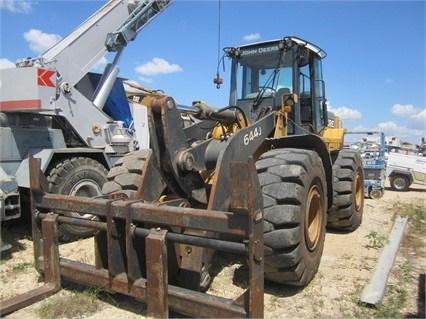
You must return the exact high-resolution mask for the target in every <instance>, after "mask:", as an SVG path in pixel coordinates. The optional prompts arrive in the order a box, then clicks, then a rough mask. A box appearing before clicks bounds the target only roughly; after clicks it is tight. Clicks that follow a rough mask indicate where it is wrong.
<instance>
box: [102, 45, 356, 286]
mask: <svg viewBox="0 0 426 319" xmlns="http://www.w3.org/2000/svg"><path fill="white" fill-rule="evenodd" d="M224 53H225V57H227V58H229V59H230V60H231V82H230V83H231V85H230V100H229V106H227V107H225V108H222V109H217V108H213V107H210V106H208V105H207V104H206V103H204V102H203V101H195V102H193V105H192V110H187V111H186V112H187V114H189V117H190V118H192V119H193V125H190V126H185V125H184V124H183V122H182V119H181V114H180V112H179V111H180V110H179V108H178V106H177V104H176V102H175V101H174V100H173V98H171V97H169V96H165V95H164V96H162V95H158V96H157V95H156V94H152V92H143V91H141V93H139V94H137V93H134V94H129V96H128V97H129V99H131V100H132V101H138V102H140V103H141V104H143V105H146V106H147V107H148V114H149V125H150V136H151V140H150V143H151V150H139V151H137V152H134V153H130V154H127V155H126V156H125V157H123V158H122V159H120V160H119V161H118V162H117V165H116V166H115V167H114V168H113V169H112V170H111V171H110V173H109V174H108V176H107V179H108V182H107V183H106V184H105V185H104V187H103V193H104V194H119V195H120V196H124V197H125V198H126V199H129V200H133V199H141V200H143V201H146V202H155V201H167V200H169V199H171V198H176V197H178V198H184V199H185V200H187V201H188V205H189V206H190V207H202V208H203V209H206V214H208V211H209V210H219V211H225V212H226V211H229V210H230V200H229V198H230V195H229V194H230V192H232V189H230V185H231V178H232V174H231V173H232V172H231V171H230V166H229V163H230V162H232V161H247V159H248V158H249V157H251V156H252V157H253V158H254V159H255V162H256V169H257V174H258V177H259V181H260V185H261V192H262V196H263V209H264V241H265V251H264V253H265V259H264V262H265V278H266V279H268V280H271V281H275V282H278V283H283V284H289V285H296V286H304V285H307V284H308V283H309V282H310V281H311V280H312V279H313V277H314V275H315V273H316V272H317V269H318V266H319V263H320V259H321V255H322V251H323V246H324V238H325V233H326V227H327V226H328V228H333V229H341V230H344V231H352V230H355V229H356V228H357V227H358V226H359V225H360V223H361V218H362V211H363V197H364V195H363V190H364V180H363V169H362V160H361V157H360V154H358V153H357V152H356V151H351V150H346V149H342V147H343V134H344V129H343V128H341V127H338V125H335V127H329V126H328V118H327V108H326V98H325V85H324V81H323V78H322V70H321V59H322V58H324V57H325V55H326V54H325V52H324V51H323V50H322V49H320V48H319V47H317V46H315V45H314V44H312V43H310V42H308V41H305V40H302V39H300V38H297V37H284V38H282V39H279V40H273V41H266V42H261V43H255V44H250V45H244V46H240V47H227V48H225V49H224ZM215 83H217V82H215ZM181 112H182V111H181ZM337 122H338V121H334V123H337ZM144 167H147V168H148V169H149V171H148V172H145V171H144V170H143V169H144ZM152 176H155V177H156V178H153V177H152ZM177 256H178V261H179V263H180V264H179V271H178V273H182V272H183V273H187V271H186V270H185V267H186V265H189V266H188V268H190V269H191V270H193V269H196V270H197V272H200V275H199V277H198V279H197V280H196V281H195V286H194V287H192V288H194V289H195V288H198V285H199V286H200V289H205V288H207V285H208V283H209V275H208V265H210V260H209V258H211V252H209V251H203V252H202V253H201V252H200V254H198V255H196V254H189V255H188V254H185V252H183V253H182V252H179V251H178V252H177ZM195 256H198V259H199V260H196V258H195ZM187 259H188V260H187ZM184 265H185V266H184ZM178 277H179V275H178ZM178 280H179V279H178Z"/></svg>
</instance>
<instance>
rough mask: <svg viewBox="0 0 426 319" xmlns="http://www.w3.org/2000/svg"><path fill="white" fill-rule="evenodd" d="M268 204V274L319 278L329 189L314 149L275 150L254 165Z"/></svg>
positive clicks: (298, 281)
mask: <svg viewBox="0 0 426 319" xmlns="http://www.w3.org/2000/svg"><path fill="white" fill-rule="evenodd" d="M256 168H257V172H258V175H259V181H260V186H261V189H262V193H263V205H264V244H265V250H264V251H265V278H266V279H268V280H271V281H274V282H278V283H282V284H287V285H293V286H305V285H307V284H308V283H309V282H310V281H311V280H312V279H313V278H314V276H315V274H316V272H317V270H318V267H319V264H320V260H321V256H322V252H323V249H324V239H325V233H326V218H327V195H326V194H327V187H326V178H325V172H324V167H323V164H322V161H321V158H320V157H319V156H318V154H317V153H316V152H314V151H309V150H303V149H275V150H271V151H268V152H266V153H264V154H263V155H262V156H261V157H260V159H259V161H257V163H256Z"/></svg>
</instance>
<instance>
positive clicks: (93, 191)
mask: <svg viewBox="0 0 426 319" xmlns="http://www.w3.org/2000/svg"><path fill="white" fill-rule="evenodd" d="M69 195H71V196H80V197H95V196H100V195H102V191H101V187H100V186H99V185H98V184H97V183H95V182H94V181H93V180H91V179H82V180H81V181H79V182H78V183H76V184H75V185H74V186H73V187H72V189H71V190H70V193H69ZM71 215H73V216H75V217H79V218H84V219H96V216H94V215H92V214H79V213H75V212H71Z"/></svg>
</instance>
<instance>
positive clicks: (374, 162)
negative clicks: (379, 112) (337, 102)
mask: <svg viewBox="0 0 426 319" xmlns="http://www.w3.org/2000/svg"><path fill="white" fill-rule="evenodd" d="M345 147H347V148H351V149H354V150H358V151H359V152H360V153H361V158H362V161H363V167H364V196H365V197H370V198H374V199H378V198H380V197H382V196H383V194H384V192H385V180H386V158H385V152H386V143H385V134H384V133H383V132H378V131H365V132H346V133H345Z"/></svg>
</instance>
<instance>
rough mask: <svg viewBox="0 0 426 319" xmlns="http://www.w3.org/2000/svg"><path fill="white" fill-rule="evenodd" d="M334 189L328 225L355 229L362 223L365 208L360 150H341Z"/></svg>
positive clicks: (337, 162)
mask: <svg viewBox="0 0 426 319" xmlns="http://www.w3.org/2000/svg"><path fill="white" fill-rule="evenodd" d="M333 190H334V194H333V205H332V206H331V207H330V209H329V210H328V221H327V227H328V228H330V229H337V230H344V231H354V230H355V229H357V228H358V227H359V225H361V221H362V213H363V210H364V171H363V168H362V159H361V155H360V153H359V152H357V151H353V150H341V151H340V152H339V154H338V156H337V158H336V161H335V162H334V164H333Z"/></svg>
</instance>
